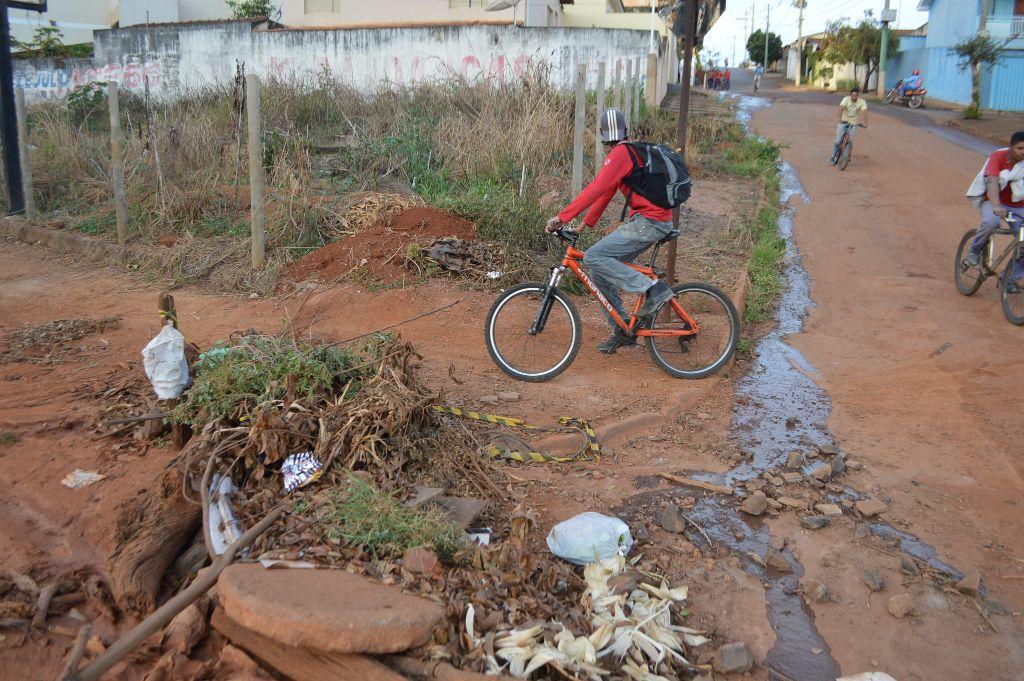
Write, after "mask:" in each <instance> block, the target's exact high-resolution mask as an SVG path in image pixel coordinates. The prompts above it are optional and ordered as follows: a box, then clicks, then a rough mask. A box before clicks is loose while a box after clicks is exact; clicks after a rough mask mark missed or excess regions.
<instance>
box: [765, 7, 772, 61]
mask: <svg viewBox="0 0 1024 681" xmlns="http://www.w3.org/2000/svg"><path fill="white" fill-rule="evenodd" d="M771 24H772V6H771V5H768V14H766V15H765V18H764V71H765V73H768V31H769V29H770V27H771Z"/></svg>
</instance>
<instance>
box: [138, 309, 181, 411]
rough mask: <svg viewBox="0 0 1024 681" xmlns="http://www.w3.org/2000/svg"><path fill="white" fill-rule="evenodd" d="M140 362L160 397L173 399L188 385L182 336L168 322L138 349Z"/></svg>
mask: <svg viewBox="0 0 1024 681" xmlns="http://www.w3.org/2000/svg"><path fill="white" fill-rule="evenodd" d="M142 365H143V366H144V367H145V369H146V377H147V378H148V379H149V380H150V382H151V383H152V384H153V390H154V391H155V392H156V396H157V397H158V398H160V399H161V400H173V399H176V398H177V397H179V396H180V395H181V392H182V391H183V390H184V389H185V387H186V386H187V385H188V384H189V377H188V360H186V359H185V337H184V336H182V335H181V332H180V331H178V330H177V329H176V328H174V327H173V326H171V325H170V324H168V325H166V326H164V328H162V329H160V333H158V334H157V335H156V337H155V338H153V340H151V341H149V344H148V345H147V346H146V347H144V348H143V349H142Z"/></svg>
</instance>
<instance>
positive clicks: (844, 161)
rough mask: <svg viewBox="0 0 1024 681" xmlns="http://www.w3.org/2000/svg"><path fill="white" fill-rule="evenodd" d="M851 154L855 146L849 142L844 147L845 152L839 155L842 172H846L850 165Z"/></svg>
mask: <svg viewBox="0 0 1024 681" xmlns="http://www.w3.org/2000/svg"><path fill="white" fill-rule="evenodd" d="M851 153H853V144H852V143H851V142H850V141H849V140H847V142H846V144H844V145H843V150H842V151H841V152H840V153H839V169H840V170H846V166H848V165H850V154H851Z"/></svg>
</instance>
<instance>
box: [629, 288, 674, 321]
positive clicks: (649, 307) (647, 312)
mask: <svg viewBox="0 0 1024 681" xmlns="http://www.w3.org/2000/svg"><path fill="white" fill-rule="evenodd" d="M674 295H675V293H674V292H673V291H672V289H670V288H669V287H668V284H666V283H665V282H663V281H659V282H657V283H655V284H654V286H652V287H651V288H649V289H647V294H646V299H645V300H644V304H643V305H642V306H641V307H640V310H639V311H638V312H637V313H636V316H637V317H639V318H640V319H645V318H647V317H650V316H651V315H653V314H655V313H656V312H657V311H658V310H660V309H661V306H662V305H664V304H665V303H667V302H668V301H670V300H672V297H673V296H674Z"/></svg>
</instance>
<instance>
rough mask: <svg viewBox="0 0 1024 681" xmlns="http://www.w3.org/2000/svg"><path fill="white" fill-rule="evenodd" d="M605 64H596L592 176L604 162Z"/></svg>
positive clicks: (600, 62) (601, 62)
mask: <svg viewBox="0 0 1024 681" xmlns="http://www.w3.org/2000/svg"><path fill="white" fill-rule="evenodd" d="M604 72H605V63H604V62H603V61H599V62H597V106H596V107H595V109H594V112H595V116H594V174H595V175H596V174H597V171H598V170H600V168H601V164H602V163H603V162H604V146H603V145H602V143H601V114H603V113H604V96H605V82H604V75H605V74H604Z"/></svg>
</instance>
